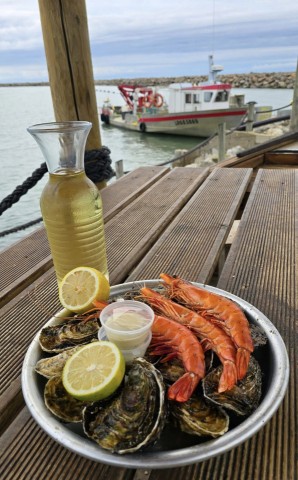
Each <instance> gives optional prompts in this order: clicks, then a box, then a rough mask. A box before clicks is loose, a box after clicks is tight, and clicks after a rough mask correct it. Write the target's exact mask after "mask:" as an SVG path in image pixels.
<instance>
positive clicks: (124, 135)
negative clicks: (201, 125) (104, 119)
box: [100, 124, 202, 171]
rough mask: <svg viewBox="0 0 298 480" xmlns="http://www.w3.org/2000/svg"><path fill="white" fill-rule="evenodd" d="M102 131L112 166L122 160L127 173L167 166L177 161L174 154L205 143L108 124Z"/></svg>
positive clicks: (103, 141) (195, 139)
mask: <svg viewBox="0 0 298 480" xmlns="http://www.w3.org/2000/svg"><path fill="white" fill-rule="evenodd" d="M100 129H101V138H102V143H103V145H106V146H107V147H108V148H109V149H110V150H111V158H112V160H113V162H116V161H118V160H123V164H124V171H131V170H133V169H135V168H137V167H140V166H145V165H158V164H160V163H163V162H167V161H168V160H170V159H172V158H173V157H174V155H175V150H177V149H186V150H189V149H191V148H193V147H194V146H196V145H197V144H198V143H200V141H201V140H202V139H200V138H191V137H189V138H188V137H183V136H176V135H164V134H146V133H141V132H134V131H130V130H125V129H122V128H117V127H113V126H111V125H105V124H102V125H101V127H100Z"/></svg>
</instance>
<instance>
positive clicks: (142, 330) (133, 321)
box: [99, 300, 154, 361]
mask: <svg viewBox="0 0 298 480" xmlns="http://www.w3.org/2000/svg"><path fill="white" fill-rule="evenodd" d="M153 320H154V312H153V310H152V308H150V307H149V306H148V305H146V304H145V303H142V302H138V301H135V300H124V301H119V302H113V303H111V304H109V305H108V306H107V307H105V308H104V309H103V310H102V312H101V314H100V322H101V325H102V328H101V329H100V333H99V338H101V339H102V338H104V336H106V337H107V338H108V340H109V341H110V342H113V343H115V344H116V345H117V346H118V347H119V349H120V350H121V351H122V353H123V355H124V358H125V359H126V360H127V361H131V360H132V359H133V358H134V357H136V356H143V355H144V353H145V351H146V349H147V347H148V345H149V343H150V341H151V336H152V333H151V325H152V323H153ZM103 330H104V331H103Z"/></svg>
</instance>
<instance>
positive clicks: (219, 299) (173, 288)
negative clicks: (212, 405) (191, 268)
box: [160, 273, 254, 380]
mask: <svg viewBox="0 0 298 480" xmlns="http://www.w3.org/2000/svg"><path fill="white" fill-rule="evenodd" d="M160 277H161V278H162V280H163V281H164V282H165V283H166V285H168V290H169V292H170V296H171V297H172V298H175V299H177V300H179V301H181V302H183V303H184V304H185V305H187V306H189V307H190V308H192V309H194V310H195V311H197V312H199V313H200V314H201V315H202V316H203V317H204V318H206V319H208V320H210V321H211V322H213V323H215V324H217V325H220V327H221V328H223V329H224V330H225V332H226V333H227V334H228V335H229V336H230V337H231V338H232V340H233V342H234V344H235V346H236V349H237V354H236V367H237V376H238V379H239V380H241V379H242V378H243V377H244V376H245V375H246V372H247V368H248V363H249V359H250V354H251V353H252V352H253V350H254V347H253V342H252V338H251V335H250V330H249V323H248V320H247V318H246V316H245V314H244V313H243V311H242V310H241V308H240V307H239V306H238V305H237V304H236V303H235V302H233V301H232V300H230V299H229V298H226V297H223V296H221V295H218V294H216V293H213V292H210V291H208V290H205V289H204V288H200V287H198V286H195V285H193V284H192V283H190V282H187V281H185V280H182V279H181V278H174V277H171V276H170V275H167V274H165V273H162V274H161V275H160Z"/></svg>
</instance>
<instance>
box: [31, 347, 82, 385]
mask: <svg viewBox="0 0 298 480" xmlns="http://www.w3.org/2000/svg"><path fill="white" fill-rule="evenodd" d="M78 348H80V345H78V346H77V347H73V348H70V349H69V350H64V351H63V352H61V353H57V355H54V356H53V357H49V358H41V359H40V360H38V362H37V363H36V365H35V371H36V372H37V373H39V374H40V375H42V376H43V377H46V378H51V377H54V376H55V375H62V370H63V367H64V365H65V363H66V360H67V359H68V358H69V357H70V356H71V355H72V354H73V353H75V352H76V351H77V350H78Z"/></svg>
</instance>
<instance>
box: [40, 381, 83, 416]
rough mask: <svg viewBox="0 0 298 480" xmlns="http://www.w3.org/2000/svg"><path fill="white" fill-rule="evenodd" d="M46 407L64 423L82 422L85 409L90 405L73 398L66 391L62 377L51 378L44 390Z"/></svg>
mask: <svg viewBox="0 0 298 480" xmlns="http://www.w3.org/2000/svg"><path fill="white" fill-rule="evenodd" d="M44 401H45V405H46V407H47V408H48V409H49V410H50V411H51V412H52V413H53V414H54V415H56V417H59V418H60V419H61V420H63V421H64V422H74V423H77V422H81V421H82V413H83V409H84V408H85V407H86V405H88V403H87V402H82V401H81V400H77V399H75V398H73V397H72V396H71V395H69V394H68V393H67V391H66V390H65V388H64V386H63V383H62V378H61V376H60V375H56V376H55V377H51V378H50V379H49V380H48V381H47V383H46V386H45V389H44Z"/></svg>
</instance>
